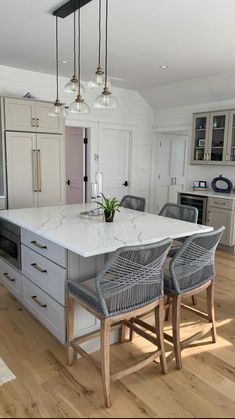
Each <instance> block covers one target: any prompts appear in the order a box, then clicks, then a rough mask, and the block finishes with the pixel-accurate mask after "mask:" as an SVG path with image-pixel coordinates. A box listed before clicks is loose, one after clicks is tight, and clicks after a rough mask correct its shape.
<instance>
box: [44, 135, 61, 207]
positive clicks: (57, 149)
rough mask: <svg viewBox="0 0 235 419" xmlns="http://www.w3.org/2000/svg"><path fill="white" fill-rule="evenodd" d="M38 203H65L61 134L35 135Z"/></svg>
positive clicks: (45, 204)
mask: <svg viewBox="0 0 235 419" xmlns="http://www.w3.org/2000/svg"><path fill="white" fill-rule="evenodd" d="M37 172H38V191H39V192H38V205H39V206H41V207H42V206H47V205H60V204H63V203H65V186H66V183H65V152H64V137H63V136H62V135H51V134H38V135H37Z"/></svg>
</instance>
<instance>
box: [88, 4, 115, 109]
mask: <svg viewBox="0 0 235 419" xmlns="http://www.w3.org/2000/svg"><path fill="white" fill-rule="evenodd" d="M108 5H109V4H108V0H106V41H105V85H104V90H103V92H102V94H101V95H100V96H98V97H97V99H96V100H95V103H94V108H96V109H117V108H118V107H119V104H118V101H117V99H116V98H115V97H114V96H113V95H112V93H111V92H110V90H109V87H108V11H109V10H108Z"/></svg>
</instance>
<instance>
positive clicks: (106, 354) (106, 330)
mask: <svg viewBox="0 0 235 419" xmlns="http://www.w3.org/2000/svg"><path fill="white" fill-rule="evenodd" d="M101 356H102V362H101V365H102V379H103V390H104V401H105V406H106V407H107V408H109V407H111V400H110V383H111V377H110V320H102V322H101Z"/></svg>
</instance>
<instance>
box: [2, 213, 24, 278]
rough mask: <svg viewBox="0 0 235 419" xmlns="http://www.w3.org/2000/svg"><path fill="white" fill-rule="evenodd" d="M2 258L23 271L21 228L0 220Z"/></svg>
mask: <svg viewBox="0 0 235 419" xmlns="http://www.w3.org/2000/svg"><path fill="white" fill-rule="evenodd" d="M0 256H1V257H2V258H4V259H5V260H6V261H7V262H8V263H9V264H10V265H13V266H14V267H16V268H17V269H19V270H20V269H21V239H20V228H19V227H18V226H16V225H14V224H12V223H9V222H8V221H5V220H3V219H1V218H0Z"/></svg>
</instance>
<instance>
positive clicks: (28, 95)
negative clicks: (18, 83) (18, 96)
mask: <svg viewBox="0 0 235 419" xmlns="http://www.w3.org/2000/svg"><path fill="white" fill-rule="evenodd" d="M23 98H25V99H36V98H35V96H33V95H32V93H30V92H28V93H26V95H24V96H23Z"/></svg>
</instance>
